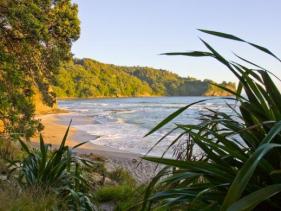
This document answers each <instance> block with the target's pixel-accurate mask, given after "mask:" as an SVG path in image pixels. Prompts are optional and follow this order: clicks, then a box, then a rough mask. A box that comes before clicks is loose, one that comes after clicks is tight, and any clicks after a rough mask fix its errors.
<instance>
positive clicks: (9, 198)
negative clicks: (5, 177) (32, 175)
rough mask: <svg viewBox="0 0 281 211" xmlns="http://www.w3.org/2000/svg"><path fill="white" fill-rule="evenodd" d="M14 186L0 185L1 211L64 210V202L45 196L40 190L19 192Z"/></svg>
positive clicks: (54, 196)
mask: <svg viewBox="0 0 281 211" xmlns="http://www.w3.org/2000/svg"><path fill="white" fill-rule="evenodd" d="M10 183H11V182H10ZM15 184H16V183H14V184H13V183H12V184H8V183H6V184H1V185H0V201H1V203H0V210H1V211H6V210H21V211H37V210H58V208H60V210H66V206H65V204H64V202H63V201H62V200H60V199H58V198H57V196H56V195H54V194H47V193H45V192H44V191H43V190H41V189H40V188H37V189H36V190H35V189H33V188H27V189H23V190H21V189H20V188H19V187H17V186H16V185H15Z"/></svg>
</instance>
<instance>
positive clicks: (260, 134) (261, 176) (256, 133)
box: [143, 30, 281, 211]
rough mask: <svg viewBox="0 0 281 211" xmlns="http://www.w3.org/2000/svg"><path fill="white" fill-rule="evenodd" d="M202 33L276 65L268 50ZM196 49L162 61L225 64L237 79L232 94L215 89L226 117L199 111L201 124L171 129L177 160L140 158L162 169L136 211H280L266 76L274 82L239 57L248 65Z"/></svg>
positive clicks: (274, 105)
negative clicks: (197, 59) (180, 139)
mask: <svg viewBox="0 0 281 211" xmlns="http://www.w3.org/2000/svg"><path fill="white" fill-rule="evenodd" d="M202 31H203V32H205V33H208V34H211V35H216V36H219V37H224V38H228V39H232V40H236V41H241V42H245V43H248V44H249V45H251V46H253V47H255V48H257V49H259V50H261V51H263V52H264V53H266V54H269V55H271V56H273V57H274V58H276V59H277V60H278V61H280V59H279V58H278V57H277V56H276V55H274V54H273V53H272V52H271V51H269V50H268V49H266V48H264V47H261V46H259V45H256V44H253V43H250V42H247V41H245V40H242V39H240V38H238V37H236V36H233V35H230V34H224V33H220V32H213V31H206V30H202ZM202 41H203V40H202ZM203 43H204V45H205V46H206V47H207V48H208V50H209V52H201V51H194V52H184V53H168V55H184V56H210V57H212V58H215V59H216V60H218V61H219V62H221V63H222V64H223V65H225V66H226V67H227V68H228V69H229V70H230V71H231V72H232V73H233V74H234V75H235V76H236V77H237V78H238V80H239V86H238V90H237V91H235V92H234V91H232V90H228V89H226V88H223V87H221V88H222V89H224V90H226V91H229V92H230V93H232V94H233V95H234V97H233V98H228V99H229V100H230V101H232V102H233V103H231V104H227V106H228V107H229V110H231V111H232V112H231V113H229V112H224V111H220V110H212V109H208V108H206V110H207V111H208V112H204V113H202V114H201V116H200V120H201V123H200V124H197V125H193V124H191V125H189V124H186V125H185V124H179V125H176V130H178V131H180V133H181V134H184V135H185V136H186V137H187V139H186V140H185V141H186V143H185V144H186V150H185V151H184V153H183V154H182V155H184V156H180V157H179V159H165V158H157V157H146V158H145V159H147V160H150V161H154V162H157V163H161V164H166V165H167V166H168V167H167V168H166V169H164V170H163V171H160V173H159V174H158V175H157V176H156V177H155V178H154V179H153V180H152V182H151V184H150V186H149V188H148V189H147V192H146V196H145V199H146V201H145V203H144V206H143V209H144V210H151V209H153V208H154V207H161V206H163V207H166V208H168V209H171V210H177V209H179V210H187V209H188V210H228V211H237V210H280V209H281V203H280V200H281V194H280V192H281V176H280V167H281V166H280V163H281V132H280V131H281V107H280V102H281V94H280V91H279V89H278V87H277V86H276V84H275V83H274V82H273V81H272V79H271V77H270V74H271V75H272V76H273V77H276V76H274V75H273V74H272V73H270V72H269V71H268V70H266V69H265V68H263V67H261V66H259V65H256V64H254V63H253V62H251V61H248V60H246V59H244V58H241V57H239V56H237V57H238V58H239V59H241V60H243V62H245V63H248V64H250V65H251V67H246V66H244V65H241V64H239V63H236V62H232V61H227V60H226V59H225V58H224V57H223V56H222V55H220V54H219V53H218V52H217V51H216V50H214V49H213V48H212V47H211V46H210V45H209V44H208V43H206V42H205V41H203ZM277 80H280V79H278V78H277ZM197 103H200V101H199V102H195V103H192V104H190V105H187V106H185V107H183V108H180V109H179V110H178V111H176V112H175V113H173V114H171V115H170V116H169V117H167V118H166V119H165V120H163V121H162V122H161V123H159V124H158V125H157V126H156V127H155V128H154V129H153V130H152V131H151V132H150V133H149V134H151V133H153V132H154V131H156V130H158V129H159V128H161V127H162V126H164V125H165V124H166V123H168V122H170V121H171V120H172V119H173V118H175V117H176V116H178V115H180V113H182V112H183V111H184V110H186V109H188V108H189V107H191V106H192V105H195V104H197ZM176 141H177V140H175V142H174V144H175V143H176ZM194 146H198V147H199V148H200V150H201V152H202V156H200V157H199V156H194V151H193V149H194ZM155 188H158V189H159V191H156V190H155Z"/></svg>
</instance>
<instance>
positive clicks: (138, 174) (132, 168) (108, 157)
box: [31, 112, 156, 183]
mask: <svg viewBox="0 0 281 211" xmlns="http://www.w3.org/2000/svg"><path fill="white" fill-rule="evenodd" d="M71 114H72V113H71V112H63V113H55V114H43V115H38V116H37V118H38V119H40V120H41V123H42V124H43V125H44V130H43V131H42V133H41V134H42V136H43V138H44V142H45V143H46V144H51V145H52V147H54V148H57V147H58V146H59V145H60V143H61V141H62V139H63V136H64V134H65V132H66V130H67V127H68V125H66V124H63V123H61V122H60V121H59V119H60V117H61V115H71ZM83 133H85V132H82V131H79V130H77V129H75V128H74V127H70V129H69V134H68V138H67V140H66V145H67V146H69V147H74V146H75V145H77V144H80V143H82V142H84V141H87V140H82V139H85V137H83V136H85V134H83ZM86 137H87V136H86ZM31 141H32V143H33V144H34V145H38V144H39V134H37V135H36V136H35V137H33V138H32V139H31ZM88 141H89V140H88ZM74 152H75V153H77V154H78V155H87V156H90V157H91V156H93V157H98V158H101V159H102V160H104V161H105V166H106V167H107V169H108V170H109V171H113V170H114V169H117V168H120V167H121V168H124V169H126V170H128V171H129V172H130V173H131V174H132V176H134V178H135V179H136V180H137V181H138V182H140V183H144V182H147V181H149V180H150V179H151V178H152V177H153V176H154V175H155V174H156V171H155V166H156V165H155V164H154V163H151V162H149V161H145V160H142V158H141V157H142V155H141V154H136V153H131V152H125V151H121V150H119V149H114V148H110V147H107V146H102V145H97V144H93V143H91V142H90V141H89V142H88V143H86V144H83V145H81V146H80V147H79V148H76V149H75V150H74Z"/></svg>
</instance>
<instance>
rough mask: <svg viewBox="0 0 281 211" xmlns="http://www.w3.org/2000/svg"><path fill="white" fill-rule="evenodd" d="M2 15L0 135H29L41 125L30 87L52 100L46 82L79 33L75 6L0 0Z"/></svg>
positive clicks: (50, 102)
mask: <svg viewBox="0 0 281 211" xmlns="http://www.w3.org/2000/svg"><path fill="white" fill-rule="evenodd" d="M0 19H1V24H0V37H1V39H0V134H2V133H6V134H8V135H10V136H11V137H15V138H17V137H26V138H29V137H31V136H32V135H33V133H34V132H35V131H36V130H37V129H38V130H40V129H42V128H41V125H40V124H39V122H38V121H37V120H35V118H34V110H35V108H34V105H33V102H32V100H33V98H32V97H33V95H34V89H35V88H36V90H39V91H40V93H41V94H42V96H43V100H44V103H46V104H47V105H50V106H51V105H53V104H54V102H55V100H56V99H55V95H54V93H53V92H52V90H51V89H50V83H51V82H52V79H53V77H54V75H55V74H56V73H57V69H58V67H59V65H60V62H61V61H65V60H68V59H69V58H71V52H70V48H71V45H72V42H73V41H75V40H76V39H78V37H79V33H80V27H79V25H80V23H79V20H78V9H77V5H75V4H72V3H71V1H70V0H63V1H62V0H54V1H50V0H47V1H46V0H37V1H30V0H21V1H18V0H1V1H0ZM2 127H4V130H2V129H3V128H2Z"/></svg>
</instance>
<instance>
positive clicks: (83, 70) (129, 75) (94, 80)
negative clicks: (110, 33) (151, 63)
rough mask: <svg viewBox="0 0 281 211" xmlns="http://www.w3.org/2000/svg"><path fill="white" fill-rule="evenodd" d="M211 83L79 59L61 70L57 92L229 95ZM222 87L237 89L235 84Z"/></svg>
mask: <svg viewBox="0 0 281 211" xmlns="http://www.w3.org/2000/svg"><path fill="white" fill-rule="evenodd" d="M209 82H212V81H210V80H204V81H201V80H198V79H195V78H191V77H188V78H184V77H180V76H179V75H177V74H175V73H172V72H169V71H166V70H161V69H154V68H150V67H138V66H135V67H126V66H117V65H112V64H104V63H101V62H98V61H95V60H92V59H75V60H73V61H71V62H69V63H65V64H63V65H62V66H61V68H60V70H59V74H58V76H57V77H56V79H55V81H54V87H53V89H54V91H55V93H56V94H57V97H59V98H69V97H78V98H79V97H81V98H88V97H89V98H90V97H129V96H226V95H229V94H228V93H227V92H225V91H222V90H221V89H219V88H217V87H215V86H213V85H211V84H209ZM213 83H214V82H213ZM220 85H222V86H225V87H227V88H229V89H231V90H234V89H235V83H232V82H223V83H222V84H220Z"/></svg>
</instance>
